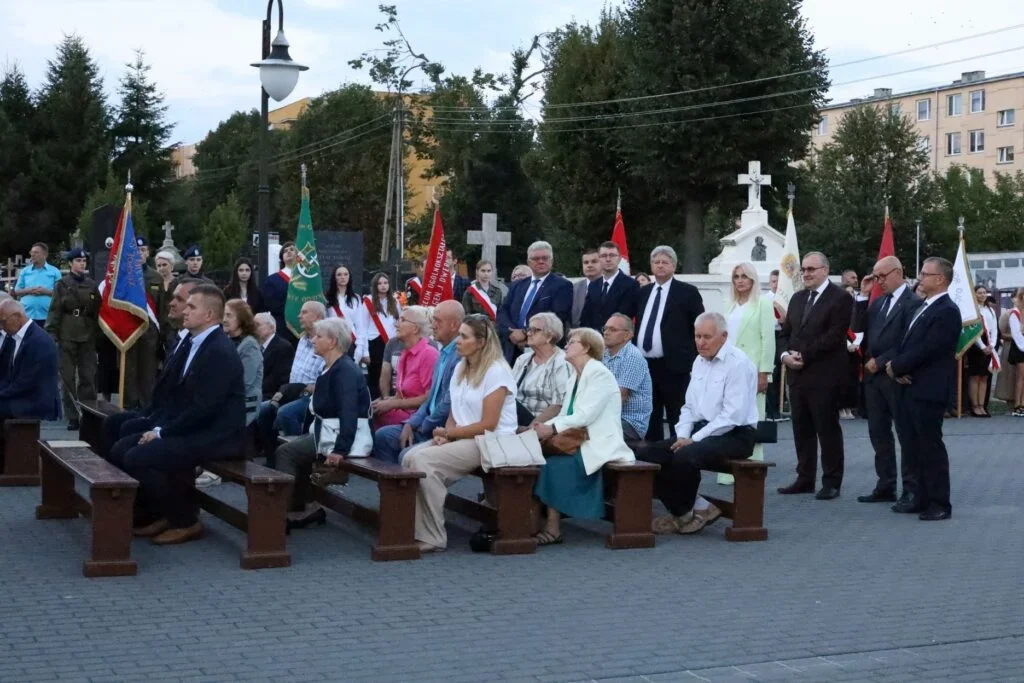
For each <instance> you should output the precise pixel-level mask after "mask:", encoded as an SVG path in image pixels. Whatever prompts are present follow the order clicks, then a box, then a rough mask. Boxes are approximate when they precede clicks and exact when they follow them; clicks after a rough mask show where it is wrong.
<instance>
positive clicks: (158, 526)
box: [132, 519, 170, 538]
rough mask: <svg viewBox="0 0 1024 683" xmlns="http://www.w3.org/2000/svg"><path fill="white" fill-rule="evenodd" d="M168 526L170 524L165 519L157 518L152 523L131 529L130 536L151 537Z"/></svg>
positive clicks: (160, 532) (165, 529)
mask: <svg viewBox="0 0 1024 683" xmlns="http://www.w3.org/2000/svg"><path fill="white" fill-rule="evenodd" d="M168 526H170V524H169V523H168V522H167V520H166V519H158V520H156V521H155V522H153V523H152V524H147V525H146V526H137V527H135V528H134V529H132V536H134V537H135V538H153V537H154V536H156V535H158V534H162V533H163V532H165V531H167V527H168Z"/></svg>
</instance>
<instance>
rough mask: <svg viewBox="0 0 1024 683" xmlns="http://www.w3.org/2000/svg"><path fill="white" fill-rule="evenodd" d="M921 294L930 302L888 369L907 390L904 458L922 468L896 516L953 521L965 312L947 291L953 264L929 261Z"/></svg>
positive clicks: (903, 398) (923, 270)
mask: <svg viewBox="0 0 1024 683" xmlns="http://www.w3.org/2000/svg"><path fill="white" fill-rule="evenodd" d="M918 280H919V283H920V284H919V286H918V292H920V293H921V295H922V296H924V297H925V299H924V302H923V303H922V304H921V306H920V307H919V308H918V309H917V311H915V312H914V315H913V316H911V317H910V320H909V322H908V324H907V331H906V332H905V333H904V334H903V339H902V343H901V344H900V348H899V351H898V352H897V353H896V355H895V357H894V358H893V359H892V360H890V361H888V362H887V363H886V364H885V372H886V374H887V375H888V376H889V377H890V378H892V379H894V380H895V381H896V382H897V383H899V384H900V385H901V389H902V395H901V401H902V405H901V406H900V412H899V416H898V420H899V423H900V425H901V427H900V429H899V435H900V447H901V448H902V449H903V457H904V458H906V457H907V455H908V454H909V455H910V460H911V462H912V463H913V464H915V465H916V466H917V482H916V484H917V485H916V487H915V489H914V490H911V491H910V492H909V493H908V492H907V489H906V483H905V482H904V497H903V498H902V499H901V500H900V501H899V502H898V503H896V505H894V506H893V508H892V509H893V511H894V512H905V513H919V514H918V519H921V520H923V521H937V520H942V519H949V518H950V517H951V516H952V514H953V507H952V506H951V505H950V503H949V454H948V453H947V452H946V445H945V444H944V443H943V441H942V418H943V413H944V412H945V411H946V397H947V396H949V394H950V392H952V391H954V390H955V389H956V345H957V340H958V339H959V337H960V329H961V320H960V309H959V308H958V307H957V305H956V304H955V303H953V301H952V300H951V299H950V298H949V295H948V294H947V291H948V290H949V285H950V283H951V282H952V281H953V264H951V263H950V262H949V261H947V260H946V259H943V258H935V257H933V258H929V259H925V261H924V263H922V264H921V272H920V273H919V274H918Z"/></svg>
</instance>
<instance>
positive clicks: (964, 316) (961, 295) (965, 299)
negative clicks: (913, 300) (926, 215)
mask: <svg viewBox="0 0 1024 683" xmlns="http://www.w3.org/2000/svg"><path fill="white" fill-rule="evenodd" d="M949 298H950V300H952V302H953V303H955V304H956V307H957V308H959V309H960V322H961V325H962V327H961V329H960V341H959V342H958V343H957V347H956V357H957V358H959V357H960V356H962V355H964V352H965V351H967V349H969V348H970V347H971V344H973V343H974V341H975V340H976V339H977V338H978V337H980V336H981V332H982V329H983V325H984V324H983V323H982V322H981V314H980V313H978V303H977V301H976V300H975V298H974V282H973V281H972V280H971V271H970V270H968V269H967V249H966V248H965V247H964V238H963V235H962V234H961V235H960V248H959V249H957V250H956V261H954V262H953V281H952V282H951V283H950V285H949Z"/></svg>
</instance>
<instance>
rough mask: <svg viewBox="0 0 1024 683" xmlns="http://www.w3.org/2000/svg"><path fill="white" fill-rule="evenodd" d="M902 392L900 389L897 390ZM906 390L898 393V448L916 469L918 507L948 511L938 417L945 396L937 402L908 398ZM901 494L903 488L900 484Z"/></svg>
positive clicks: (946, 470) (945, 464) (945, 458)
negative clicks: (899, 403) (909, 457)
mask: <svg viewBox="0 0 1024 683" xmlns="http://www.w3.org/2000/svg"><path fill="white" fill-rule="evenodd" d="M901 389H902V388H901ZM907 394H908V390H907V389H902V391H901V397H900V400H901V402H902V403H901V406H900V412H899V418H898V419H899V421H900V424H902V425H903V427H902V429H901V430H900V432H899V434H900V446H901V447H902V449H903V457H904V458H906V457H907V454H908V453H909V454H910V456H911V462H912V464H913V466H914V467H915V468H916V470H917V481H916V490H913V491H911V493H914V494H916V495H917V496H918V499H919V500H920V504H921V505H923V506H925V507H928V506H929V505H933V506H934V505H937V506H938V507H941V508H943V509H944V510H946V511H947V512H948V511H951V510H952V509H953V507H952V506H951V505H950V503H949V454H948V453H947V452H946V444H945V443H943V441H942V418H943V414H944V413H945V412H946V405H945V400H944V398H945V397H939V399H940V400H938V401H920V400H914V399H911V398H910V397H909V396H908V395H907ZM903 489H904V492H907V486H906V484H905V483H904V487H903Z"/></svg>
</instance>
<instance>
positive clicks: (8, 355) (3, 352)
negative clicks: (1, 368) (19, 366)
mask: <svg viewBox="0 0 1024 683" xmlns="http://www.w3.org/2000/svg"><path fill="white" fill-rule="evenodd" d="M5 362H6V363H7V367H8V369H10V368H11V367H13V366H14V337H12V336H11V335H9V334H8V335H5V336H4V343H3V344H0V363H5Z"/></svg>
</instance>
